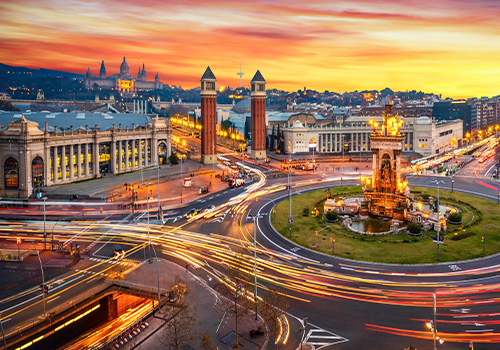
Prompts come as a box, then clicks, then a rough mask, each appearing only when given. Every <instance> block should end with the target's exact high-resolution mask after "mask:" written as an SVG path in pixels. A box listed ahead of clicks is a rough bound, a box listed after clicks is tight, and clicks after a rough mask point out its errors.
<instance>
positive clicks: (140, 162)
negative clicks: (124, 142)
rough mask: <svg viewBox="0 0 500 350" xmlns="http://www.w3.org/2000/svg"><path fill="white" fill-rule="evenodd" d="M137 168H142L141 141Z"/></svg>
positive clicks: (140, 142) (140, 141)
mask: <svg viewBox="0 0 500 350" xmlns="http://www.w3.org/2000/svg"><path fill="white" fill-rule="evenodd" d="M138 155H139V168H142V139H139V152H138Z"/></svg>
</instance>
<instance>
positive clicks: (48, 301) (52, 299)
mask: <svg viewBox="0 0 500 350" xmlns="http://www.w3.org/2000/svg"><path fill="white" fill-rule="evenodd" d="M60 297H61V296H60V295H58V296H56V297H54V298H51V299H50V300H47V304H48V303H51V302H53V301H54V300H56V299H59V298H60Z"/></svg>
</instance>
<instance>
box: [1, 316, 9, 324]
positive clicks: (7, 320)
mask: <svg viewBox="0 0 500 350" xmlns="http://www.w3.org/2000/svg"><path fill="white" fill-rule="evenodd" d="M9 321H10V317H9V318H8V319H6V320H3V321H2V323H5V322H9Z"/></svg>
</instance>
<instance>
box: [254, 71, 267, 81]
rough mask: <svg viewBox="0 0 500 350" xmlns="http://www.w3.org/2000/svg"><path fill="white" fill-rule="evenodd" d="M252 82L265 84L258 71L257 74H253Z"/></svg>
mask: <svg viewBox="0 0 500 350" xmlns="http://www.w3.org/2000/svg"><path fill="white" fill-rule="evenodd" d="M254 81H262V82H264V83H265V82H266V79H264V77H263V76H262V74H260V70H257V73H255V75H254V76H253V78H252V81H251V82H254Z"/></svg>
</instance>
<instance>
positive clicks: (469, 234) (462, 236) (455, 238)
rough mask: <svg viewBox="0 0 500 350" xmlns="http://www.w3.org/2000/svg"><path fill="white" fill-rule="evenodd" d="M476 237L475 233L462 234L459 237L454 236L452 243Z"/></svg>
mask: <svg viewBox="0 0 500 350" xmlns="http://www.w3.org/2000/svg"><path fill="white" fill-rule="evenodd" d="M474 235H475V233H474V232H466V233H461V234H459V235H456V236H452V237H451V240H452V241H460V240H461V239H464V238H467V237H470V236H474Z"/></svg>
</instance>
